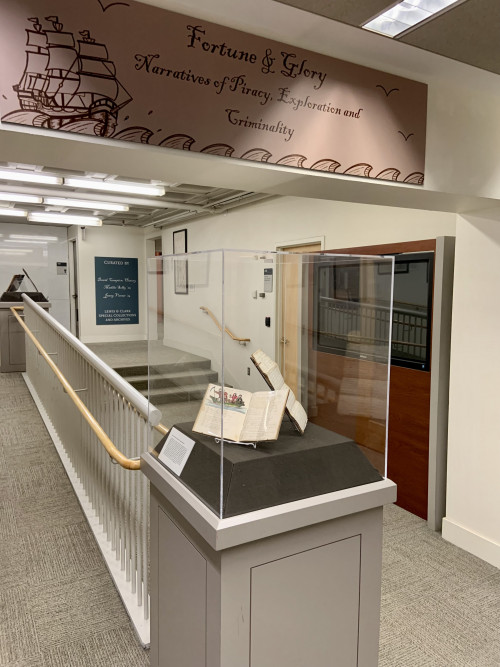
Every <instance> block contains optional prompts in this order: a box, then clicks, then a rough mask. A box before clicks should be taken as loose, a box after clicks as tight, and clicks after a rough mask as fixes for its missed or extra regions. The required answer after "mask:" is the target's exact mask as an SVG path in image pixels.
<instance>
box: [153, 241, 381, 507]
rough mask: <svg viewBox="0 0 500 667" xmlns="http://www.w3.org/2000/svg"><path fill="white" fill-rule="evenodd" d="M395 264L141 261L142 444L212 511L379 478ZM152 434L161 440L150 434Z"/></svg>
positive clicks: (203, 256)
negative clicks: (144, 321) (146, 417)
mask: <svg viewBox="0 0 500 667" xmlns="http://www.w3.org/2000/svg"><path fill="white" fill-rule="evenodd" d="M393 275H394V259H393V258H392V257H380V256H377V257H369V256H352V255H333V254H329V253H312V254H301V253H290V252H274V251H258V250H211V251H206V252H194V253H186V254H173V255H164V256H161V257H154V258H151V259H150V260H148V318H149V322H148V331H149V336H148V337H149V341H148V366H149V379H148V394H149V400H150V402H151V403H152V404H153V405H155V406H156V407H157V408H159V409H160V410H161V411H162V415H163V419H162V423H163V424H164V426H165V427H166V428H168V429H169V431H168V433H167V435H166V436H164V437H163V438H161V436H160V435H159V434H158V433H156V432H153V433H156V435H152V436H151V438H152V440H151V442H150V443H149V450H150V452H151V453H153V454H154V455H155V456H157V457H158V460H159V461H160V462H161V463H162V465H163V466H165V469H166V470H168V471H169V473H170V474H172V475H174V476H175V477H177V478H178V479H180V480H181V482H182V483H183V484H184V485H185V487H187V488H188V489H189V490H190V491H191V492H192V493H194V494H195V495H196V496H197V497H198V498H199V499H200V500H201V501H202V502H203V503H204V504H205V505H206V506H208V507H209V508H210V509H211V510H212V512H214V513H215V514H216V515H217V516H218V517H219V518H227V517H231V516H236V515H240V514H243V513H246V512H251V511H254V510H260V509H264V508H266V507H271V506H275V505H280V504H283V503H288V502H292V501H295V500H301V499H303V498H309V497H312V496H318V495H321V494H325V493H330V492H333V491H338V490H341V489H346V488H350V487H354V486H360V485H363V484H369V483H371V482H376V481H380V480H381V479H382V478H383V477H384V476H385V475H386V441H387V411H388V391H389V369H390V364H389V361H390V350H391V322H392V296H393ZM160 438H161V439H160Z"/></svg>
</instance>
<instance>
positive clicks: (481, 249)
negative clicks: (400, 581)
mask: <svg viewBox="0 0 500 667" xmlns="http://www.w3.org/2000/svg"><path fill="white" fill-rule="evenodd" d="M499 285H500V224H499V222H498V221H495V220H482V219H479V218H473V217H459V218H458V221H457V237H456V257H455V285H454V299H453V325H452V343H451V374H450V412H449V431H448V443H449V444H448V492H447V509H446V519H445V520H444V522H443V536H444V537H445V538H446V539H448V540H450V541H451V542H453V543H455V544H457V545H458V546H460V547H462V548H464V549H467V550H468V551H470V552H472V553H474V554H476V555H477V556H479V557H480V558H483V559H484V560H487V561H489V562H490V563H492V564H493V565H495V566H496V567H500V521H499V507H500V482H499V470H500V407H499V406H500V402H499V388H498V386H499V378H500V356H499V354H498V347H499V340H500V304H499Z"/></svg>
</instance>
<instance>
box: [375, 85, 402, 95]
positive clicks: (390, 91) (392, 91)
mask: <svg viewBox="0 0 500 667" xmlns="http://www.w3.org/2000/svg"><path fill="white" fill-rule="evenodd" d="M375 88H382V90H383V91H384V93H385V96H386V97H389V95H390V94H391V93H396V92H399V88H391V89H390V90H389V91H387V89H386V88H385V87H384V86H382V85H380V83H377V85H376V86H375Z"/></svg>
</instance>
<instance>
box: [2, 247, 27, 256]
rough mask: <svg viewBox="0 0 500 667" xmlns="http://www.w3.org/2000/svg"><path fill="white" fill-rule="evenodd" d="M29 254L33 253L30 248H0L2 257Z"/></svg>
mask: <svg viewBox="0 0 500 667" xmlns="http://www.w3.org/2000/svg"><path fill="white" fill-rule="evenodd" d="M29 252H33V249H32V248H0V254H2V255H27V254H28V253H29Z"/></svg>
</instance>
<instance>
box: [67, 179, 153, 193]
mask: <svg viewBox="0 0 500 667" xmlns="http://www.w3.org/2000/svg"><path fill="white" fill-rule="evenodd" d="M64 185H68V186H69V187H71V188H86V189H87V190H102V191H103V192H124V193H125V194H129V195H150V196H152V197H161V196H162V195H164V194H165V188H164V187H163V186H160V185H152V184H148V183H133V182H132V181H131V182H128V181H98V180H95V179H86V178H65V179H64Z"/></svg>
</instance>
